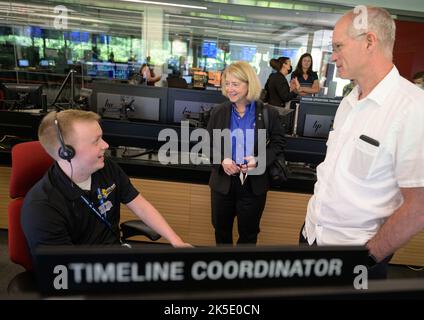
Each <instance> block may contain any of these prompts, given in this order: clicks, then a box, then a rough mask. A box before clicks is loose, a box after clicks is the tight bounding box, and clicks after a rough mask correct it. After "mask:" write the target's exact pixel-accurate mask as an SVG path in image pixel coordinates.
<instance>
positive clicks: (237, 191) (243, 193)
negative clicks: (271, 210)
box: [211, 176, 266, 244]
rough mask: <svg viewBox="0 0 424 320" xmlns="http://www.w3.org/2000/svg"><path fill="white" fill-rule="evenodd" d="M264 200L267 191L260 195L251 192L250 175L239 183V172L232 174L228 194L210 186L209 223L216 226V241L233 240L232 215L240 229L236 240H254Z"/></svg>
mask: <svg viewBox="0 0 424 320" xmlns="http://www.w3.org/2000/svg"><path fill="white" fill-rule="evenodd" d="M265 202H266V193H264V194H262V195H259V196H258V195H255V194H253V192H252V188H251V186H250V180H249V177H247V179H246V181H245V183H244V184H243V185H242V184H241V182H240V179H239V177H238V176H232V177H231V187H230V192H229V193H228V194H222V193H218V192H215V191H213V190H211V205H212V225H213V227H214V228H215V241H216V244H233V224H234V218H235V217H237V226H238V233H239V238H238V241H237V244H242V243H250V244H256V242H257V240H258V234H259V231H260V229H259V224H260V220H261V217H262V212H263V210H264V208H265Z"/></svg>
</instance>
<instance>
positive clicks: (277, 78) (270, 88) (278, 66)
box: [265, 57, 296, 107]
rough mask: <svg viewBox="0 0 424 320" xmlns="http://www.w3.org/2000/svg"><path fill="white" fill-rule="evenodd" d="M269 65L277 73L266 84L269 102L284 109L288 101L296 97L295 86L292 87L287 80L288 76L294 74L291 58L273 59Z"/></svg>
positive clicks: (271, 75) (272, 74)
mask: <svg viewBox="0 0 424 320" xmlns="http://www.w3.org/2000/svg"><path fill="white" fill-rule="evenodd" d="M269 65H270V66H271V67H272V68H273V69H274V70H275V71H277V72H274V73H271V74H270V76H269V78H268V80H267V82H266V84H265V90H267V92H268V100H267V102H268V103H269V104H271V105H274V106H279V107H284V106H285V104H286V102H287V101H290V100H292V99H293V98H295V97H296V93H295V87H294V85H292V86H290V85H289V83H288V82H287V79H286V76H287V75H288V74H290V73H291V72H292V66H291V61H290V58H288V57H280V58H278V59H271V60H270V62H269Z"/></svg>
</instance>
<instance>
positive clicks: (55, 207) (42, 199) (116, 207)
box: [21, 159, 138, 255]
mask: <svg viewBox="0 0 424 320" xmlns="http://www.w3.org/2000/svg"><path fill="white" fill-rule="evenodd" d="M99 194H101V195H102V196H101V198H102V200H100V199H99ZM81 195H84V196H85V198H86V199H87V200H89V201H90V202H91V203H92V204H93V205H94V207H95V208H98V207H99V206H100V205H101V203H105V202H107V201H110V203H108V205H109V206H110V205H112V206H111V208H110V210H109V211H107V212H106V219H107V221H109V223H110V224H111V226H112V228H113V230H114V232H112V231H111V230H110V229H109V228H108V227H107V225H106V224H105V223H104V222H103V221H102V220H101V219H100V218H99V217H98V216H97V215H96V214H95V212H93V211H92V209H90V207H89V206H88V205H87V204H86V203H85V202H84V201H83V200H82V198H81ZM137 195H138V191H137V190H136V189H135V188H134V186H133V185H132V184H131V182H130V180H129V178H128V176H127V175H126V174H125V173H124V172H123V171H122V169H121V168H120V167H119V166H118V165H117V164H115V163H113V162H112V161H111V160H109V159H105V166H104V168H103V169H100V170H98V171H96V172H95V173H93V174H92V175H91V191H83V190H81V189H80V188H79V187H78V186H77V185H75V184H72V183H71V180H70V179H69V178H68V177H67V176H66V175H65V173H64V172H63V171H62V169H61V168H60V167H59V165H58V164H57V163H56V162H55V163H54V165H52V166H51V167H50V169H49V170H48V171H47V173H46V174H45V175H44V176H43V178H42V179H41V180H40V181H38V182H37V184H35V185H34V186H33V187H32V189H31V190H30V191H29V192H28V194H27V195H26V197H25V200H24V204H23V207H22V215H21V224H22V229H23V231H24V234H25V237H26V239H27V243H28V246H29V248H30V251H31V254H32V255H33V254H34V250H35V248H36V247H37V246H40V245H94V244H118V243H119V238H118V235H119V219H120V203H124V204H126V203H129V202H131V201H132V200H134V199H135V197H136V196H137Z"/></svg>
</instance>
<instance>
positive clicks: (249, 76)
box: [221, 61, 261, 101]
mask: <svg viewBox="0 0 424 320" xmlns="http://www.w3.org/2000/svg"><path fill="white" fill-rule="evenodd" d="M229 74H231V75H232V76H234V77H236V78H237V79H238V80H240V81H243V82H245V83H247V85H248V89H247V100H249V101H255V100H258V99H259V96H260V95H261V83H260V82H259V78H258V75H257V74H256V72H255V70H254V69H253V67H252V66H251V65H250V64H249V63H247V62H245V61H236V62H233V63H232V64H230V65H229V66H228V67H227V68H225V70H224V73H223V74H222V80H221V88H222V94H223V95H224V96H226V97H228V95H227V90H226V88H225V82H226V79H227V76H228V75H229Z"/></svg>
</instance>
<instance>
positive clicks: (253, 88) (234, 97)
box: [208, 61, 285, 244]
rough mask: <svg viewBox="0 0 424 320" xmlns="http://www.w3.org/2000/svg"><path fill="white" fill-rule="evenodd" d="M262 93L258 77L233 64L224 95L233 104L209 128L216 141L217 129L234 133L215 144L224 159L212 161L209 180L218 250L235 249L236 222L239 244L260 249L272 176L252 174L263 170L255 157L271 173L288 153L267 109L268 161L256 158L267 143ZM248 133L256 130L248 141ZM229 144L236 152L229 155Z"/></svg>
mask: <svg viewBox="0 0 424 320" xmlns="http://www.w3.org/2000/svg"><path fill="white" fill-rule="evenodd" d="M260 91H261V85H260V82H259V79H258V76H257V75H256V73H255V71H254V70H253V68H252V67H251V66H250V65H249V64H248V63H247V62H244V61H238V62H234V63H232V64H231V65H229V66H228V67H227V68H226V69H225V70H224V73H223V75H222V93H223V95H224V96H226V97H227V98H228V99H229V101H227V102H224V103H222V104H221V105H219V106H217V107H215V108H214V109H213V110H212V113H211V117H210V120H209V122H208V131H209V134H210V137H211V139H213V138H212V137H213V133H212V132H213V129H219V130H224V129H227V131H228V129H229V130H230V131H231V137H230V135H227V136H223V137H220V138H219V139H213V142H212V152H211V154H212V155H214V156H215V155H216V156H215V157H220V158H219V159H216V158H214V159H213V160H214V161H213V163H214V165H213V166H212V172H211V176H210V180H209V186H210V188H211V205H212V224H213V226H214V228H215V240H216V243H217V244H233V232H232V231H233V223H234V218H235V217H237V225H238V233H239V239H238V241H237V243H238V244H241V243H250V244H256V242H257V238H258V233H259V224H260V219H261V216H262V212H263V210H264V207H265V201H266V195H267V191H268V189H269V180H268V173H267V170H265V172H264V173H263V174H261V175H253V174H251V175H249V174H248V173H249V170H251V169H252V168H255V167H256V166H257V165H260V164H259V163H257V162H256V161H257V160H255V158H254V157H258V156H259V159H262V158H265V156H266V167H268V166H269V165H270V164H271V163H272V162H274V160H275V159H276V156H277V155H278V154H280V153H281V152H283V148H284V145H285V140H284V131H283V128H282V126H281V124H280V122H279V121H278V112H277V111H276V110H274V109H272V108H268V110H269V111H268V113H269V124H268V132H269V143H267V145H266V155H258V154H257V153H258V143H265V141H258V129H265V124H264V121H263V116H262V108H263V104H262V102H261V101H259V100H258V99H259V95H260ZM248 129H251V130H254V138H253V139H249V138H248V137H249V134H248V133H247V130H248ZM240 132H242V133H243V134H241V136H242V137H243V139H236V138H235V136H236V135H238V134H240ZM250 136H251V137H252V135H250ZM216 140H218V141H216ZM240 140H242V141H240ZM225 144H227V145H230V146H231V147H230V148H228V150H226V148H224V145H225ZM240 150H243V151H242V152H240ZM240 153H242V154H240ZM259 161H261V160H259ZM262 161H265V159H264V160H262ZM216 163H218V164H216Z"/></svg>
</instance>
